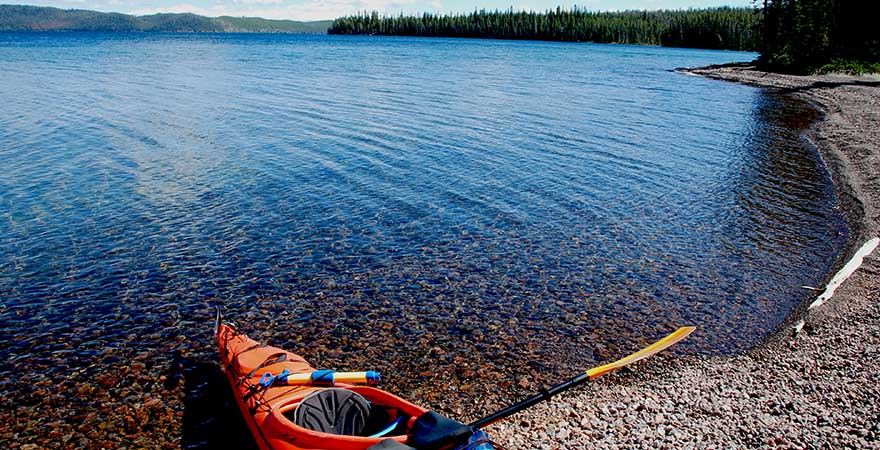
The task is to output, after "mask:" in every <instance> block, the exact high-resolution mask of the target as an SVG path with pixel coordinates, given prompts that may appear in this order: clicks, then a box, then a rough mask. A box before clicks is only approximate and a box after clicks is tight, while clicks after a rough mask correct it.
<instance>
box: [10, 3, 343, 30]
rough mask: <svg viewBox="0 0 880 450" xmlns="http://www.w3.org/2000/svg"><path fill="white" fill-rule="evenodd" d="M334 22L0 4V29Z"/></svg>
mask: <svg viewBox="0 0 880 450" xmlns="http://www.w3.org/2000/svg"><path fill="white" fill-rule="evenodd" d="M330 24H331V22H330V21H329V20H322V21H316V22H297V21H293V20H269V19H259V18H255V17H204V16H199V15H196V14H187V13H184V14H152V15H148V16H132V15H128V14H119V13H102V12H98V11H89V10H84V9H59V8H50V7H41V6H26V5H0V31H101V32H135V31H144V32H150V31H160V32H161V31H164V32H238V33H241V32H267V33H324V32H326V31H327V27H329V26H330Z"/></svg>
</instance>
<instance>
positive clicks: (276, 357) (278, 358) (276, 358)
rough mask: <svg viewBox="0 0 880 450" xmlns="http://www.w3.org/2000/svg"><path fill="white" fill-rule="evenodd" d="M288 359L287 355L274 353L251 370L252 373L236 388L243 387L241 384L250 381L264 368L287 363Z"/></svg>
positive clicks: (241, 380) (240, 381)
mask: <svg viewBox="0 0 880 450" xmlns="http://www.w3.org/2000/svg"><path fill="white" fill-rule="evenodd" d="M286 359H287V353H273V354H271V355H269V356H268V357H267V358H266V360H265V361H263V362H262V363H261V364H260V365H259V366H257V367H254V370H251V371H250V373H248V374H247V376H246V377H243V378H241V379H240V380H238V383H236V385H235V386H236V387H238V386H241V384H242V383H244V382H245V380H250V379H251V377H252V376H254V374H255V373H257V371H258V370H260V369H262V368H263V367H266V366H271V365H272V364H278V363H280V362H283V361H285V360H286Z"/></svg>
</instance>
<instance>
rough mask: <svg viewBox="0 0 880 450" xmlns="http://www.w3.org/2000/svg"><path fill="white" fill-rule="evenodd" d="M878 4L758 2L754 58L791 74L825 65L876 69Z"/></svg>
mask: <svg viewBox="0 0 880 450" xmlns="http://www.w3.org/2000/svg"><path fill="white" fill-rule="evenodd" d="M878 3H880V2H877V1H876V0H871V1H867V2H856V1H853V0H764V20H763V26H762V43H761V48H760V50H761V57H760V62H761V63H762V64H763V65H764V66H766V67H768V68H771V69H774V70H783V71H791V72H812V71H815V70H817V69H822V67H823V66H824V65H827V64H829V63H831V69H830V70H837V69H841V70H849V71H856V72H858V71H864V70H871V71H876V70H880V64H878V63H880V24H878V17H880V15H878ZM860 69H861V70H860Z"/></svg>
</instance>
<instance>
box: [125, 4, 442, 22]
mask: <svg viewBox="0 0 880 450" xmlns="http://www.w3.org/2000/svg"><path fill="white" fill-rule="evenodd" d="M426 7H427V8H433V9H435V10H437V9H440V7H441V3H440V0H304V1H299V2H297V3H295V4H294V3H291V2H289V1H285V0H234V1H233V2H229V3H215V4H213V5H210V6H199V5H194V4H192V3H179V4H175V5H172V6H165V7H154V8H140V9H135V10H132V11H129V13H130V14H135V15H147V14H156V13H184V12H191V13H195V14H199V15H203V16H208V17H217V16H236V17H242V16H244V17H263V18H266V19H291V20H324V19H334V18H336V17H340V16H345V15H349V14H357V13H358V12H362V11H379V13H388V14H397V13H398V12H400V11H405V10H408V11H409V12H420V11H423V10H425V8H426Z"/></svg>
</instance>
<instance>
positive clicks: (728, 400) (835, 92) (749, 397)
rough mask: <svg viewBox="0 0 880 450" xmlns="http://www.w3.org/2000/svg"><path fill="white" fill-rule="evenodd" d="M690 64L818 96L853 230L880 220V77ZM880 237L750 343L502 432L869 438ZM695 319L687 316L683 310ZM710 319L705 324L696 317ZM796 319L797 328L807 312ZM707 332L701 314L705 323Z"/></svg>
mask: <svg viewBox="0 0 880 450" xmlns="http://www.w3.org/2000/svg"><path fill="white" fill-rule="evenodd" d="M679 71H681V72H686V73H689V74H694V75H699V76H704V77H707V78H712V79H718V80H724V81H733V82H738V83H744V84H749V85H752V86H756V87H761V88H765V89H770V90H772V91H774V92H779V93H789V94H793V95H797V96H798V97H800V98H803V99H804V100H806V101H808V102H810V103H811V104H813V105H815V106H816V107H818V108H819V109H820V110H821V111H822V112H823V116H822V117H820V119H819V121H818V123H816V124H815V125H814V126H813V127H812V128H811V129H810V130H809V131H808V132H807V136H806V137H807V138H808V139H809V140H810V141H811V142H812V143H813V144H815V145H816V146H817V148H818V150H819V152H820V154H821V156H822V158H823V159H824V161H825V163H826V165H827V166H828V170H829V171H830V172H831V175H832V179H833V180H834V183H835V187H836V189H837V190H838V194H839V196H840V198H841V207H842V208H843V209H844V210H845V211H846V213H847V216H848V218H849V221H850V222H851V226H852V227H853V233H852V234H853V235H852V238H851V239H852V240H851V244H850V245H849V248H848V249H847V251H846V252H845V254H844V258H843V260H842V261H839V262H838V264H837V267H836V268H835V270H836V269H837V268H840V267H841V266H842V265H843V264H844V263H846V262H847V260H849V257H850V256H852V255H853V253H854V252H855V250H856V249H857V248H859V247H860V246H861V245H862V244H863V243H865V242H866V241H868V240H869V239H872V238H875V237H877V236H878V233H880V213H878V211H880V176H878V170H880V169H878V168H880V117H878V116H877V115H876V114H875V111H876V110H877V109H878V108H880V89H878V88H880V78H877V77H868V76H859V77H856V76H848V75H818V76H794V75H783V74H777V73H771V72H763V71H760V70H757V69H756V68H755V67H754V66H751V65H749V64H730V65H722V66H713V67H704V68H697V69H679ZM878 273H880V250H876V251H875V252H874V253H873V254H872V255H870V256H869V257H867V258H865V260H864V264H863V265H862V266H861V268H859V269H858V270H857V271H856V272H855V273H854V274H853V276H852V277H851V278H849V279H848V280H847V281H845V282H844V283H843V285H842V286H841V287H840V288H839V289H838V290H837V292H836V293H835V294H834V296H833V297H831V299H830V300H828V301H827V302H826V303H824V304H823V305H821V306H820V307H817V308H815V309H808V306H809V305H810V303H811V302H812V300H813V299H814V298H815V297H813V298H811V299H810V300H808V301H807V302H806V303H805V304H803V305H802V306H801V307H799V308H798V309H797V310H795V311H794V313H793V314H792V315H791V317H790V318H789V319H788V320H787V321H785V322H784V323H783V324H782V325H780V327H779V328H778V329H777V330H776V332H774V333H773V334H772V335H771V336H770V337H769V338H768V339H766V340H765V342H764V343H762V344H759V345H758V346H756V347H755V348H754V349H752V350H751V351H749V352H746V353H745V354H740V355H733V356H722V357H700V356H689V357H685V358H679V359H673V358H672V357H670V356H669V355H666V357H665V359H664V358H663V357H660V358H657V360H654V361H648V362H646V363H643V364H641V365H640V366H639V367H637V368H635V370H634V371H631V372H624V373H619V374H615V375H611V376H609V377H608V378H607V379H605V380H602V381H599V382H597V383H595V384H590V385H588V386H587V387H585V388H582V389H578V390H575V391H574V392H570V393H567V394H565V395H563V396H561V398H560V399H559V400H555V401H553V404H552V405H547V404H543V405H539V406H537V407H535V408H534V409H532V410H529V411H527V412H524V413H521V414H518V415H516V416H514V418H512V419H510V420H509V421H508V422H506V423H501V424H499V425H497V426H495V427H494V428H490V430H489V431H490V433H491V434H492V435H493V436H495V437H496V438H497V439H498V441H499V442H501V443H502V444H504V445H506V446H508V447H509V448H540V447H541V446H542V445H551V446H552V443H553V442H556V443H560V444H562V443H564V444H565V445H566V446H567V447H570V448H582V447H590V448H596V449H611V448H638V447H640V446H642V445H644V444H645V443H650V445H651V446H652V447H657V448H660V447H668V448H701V447H705V446H707V445H709V446H711V447H717V448H763V447H773V448H807V447H811V448H812V447H816V448H819V447H821V448H825V447H829V448H840V447H847V448H868V447H871V445H872V444H871V443H872V442H876V439H877V437H878V434H877V433H878V432H880V429H877V424H876V418H877V417H880V405H878V404H877V403H876V400H875V399H876V398H877V396H878V394H880V387H878V386H877V383H876V379H872V377H873V374H876V373H880V358H877V357H876V352H877V349H878V348H880V332H878V330H880V302H878V301H877V299H878V298H880V277H878V276H877V274H878ZM832 275H833V274H828V276H827V279H830V278H831V276H832ZM681 325H689V324H681ZM694 325H699V324H694ZM796 325H797V329H798V330H799V331H796V329H795V326H796ZM697 332H699V328H698V330H697Z"/></svg>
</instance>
